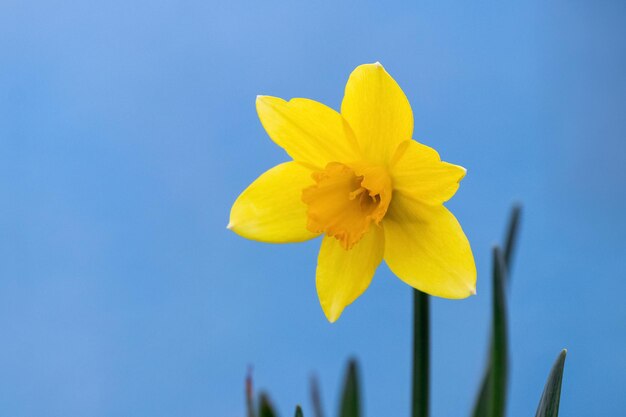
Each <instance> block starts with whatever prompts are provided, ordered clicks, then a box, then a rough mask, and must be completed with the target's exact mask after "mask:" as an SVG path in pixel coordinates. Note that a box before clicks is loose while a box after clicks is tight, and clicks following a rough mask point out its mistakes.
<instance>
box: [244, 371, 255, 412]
mask: <svg viewBox="0 0 626 417" xmlns="http://www.w3.org/2000/svg"><path fill="white" fill-rule="evenodd" d="M246 411H247V415H248V417H256V416H255V414H254V388H253V386H252V369H248V376H247V377H246Z"/></svg>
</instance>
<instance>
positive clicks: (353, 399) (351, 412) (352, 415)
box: [339, 359, 361, 417]
mask: <svg viewBox="0 0 626 417" xmlns="http://www.w3.org/2000/svg"><path fill="white" fill-rule="evenodd" d="M360 402H361V400H360V398H359V375H358V369H357V363H356V361H355V360H354V359H352V360H350V362H349V363H348V371H347V372H346V379H345V383H344V386H343V394H342V396H341V408H340V411H339V416H340V417H360V415H361V405H360Z"/></svg>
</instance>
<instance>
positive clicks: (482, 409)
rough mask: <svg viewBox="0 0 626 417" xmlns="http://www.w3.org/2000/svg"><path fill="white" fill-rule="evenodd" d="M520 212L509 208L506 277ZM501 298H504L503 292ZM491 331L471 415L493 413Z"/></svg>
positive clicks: (475, 416) (509, 268)
mask: <svg viewBox="0 0 626 417" xmlns="http://www.w3.org/2000/svg"><path fill="white" fill-rule="evenodd" d="M521 213H522V208H521V206H520V205H515V206H514V207H513V209H512V210H511V214H510V216H509V223H508V227H507V233H506V236H505V239H504V242H505V243H504V254H503V258H504V265H505V266H506V268H505V269H506V272H507V274H506V275H507V277H508V276H510V271H511V265H512V262H513V253H514V251H515V246H516V243H517V239H518V234H519V233H518V232H519V224H520V217H521ZM494 261H495V260H494ZM494 273H495V267H494ZM494 278H495V277H494ZM503 282H504V284H506V283H507V282H508V278H507V279H506V280H504V281H503ZM504 284H503V286H504ZM494 292H495V285H494ZM503 293H504V291H503ZM494 295H495V294H494ZM502 298H503V299H504V294H503V297H502ZM494 314H495V309H494ZM505 331H506V322H505ZM493 333H494V330H493V328H492V329H491V336H490V338H489V357H488V360H487V366H486V368H485V373H484V374H483V377H482V380H481V384H480V390H479V391H478V396H477V397H476V403H475V404H474V409H473V411H472V417H489V416H491V415H493V414H490V407H491V405H490V404H491V402H492V397H493V392H492V386H491V379H492V362H493V354H494V351H495V348H494V335H493ZM501 342H502V340H501ZM504 347H505V351H504V355H505V357H506V355H507V353H506V345H505V346H504ZM497 350H498V351H501V350H502V346H500V348H498V349H497ZM505 363H506V361H505ZM505 381H506V376H505Z"/></svg>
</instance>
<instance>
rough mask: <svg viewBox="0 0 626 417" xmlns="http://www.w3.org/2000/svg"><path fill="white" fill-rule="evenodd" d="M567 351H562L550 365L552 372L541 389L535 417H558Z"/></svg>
mask: <svg viewBox="0 0 626 417" xmlns="http://www.w3.org/2000/svg"><path fill="white" fill-rule="evenodd" d="M566 355H567V350H565V349H563V350H562V351H561V353H560V354H559V357H558V358H557V359H556V361H555V362H554V365H552V370H551V371H550V375H549V376H548V380H547V381H546V385H545V387H544V388H543V393H542V394H541V399H540V400H539V407H537V413H536V414H535V417H558V415H559V403H560V402H561V384H562V382H563V368H564V366H565V356H566Z"/></svg>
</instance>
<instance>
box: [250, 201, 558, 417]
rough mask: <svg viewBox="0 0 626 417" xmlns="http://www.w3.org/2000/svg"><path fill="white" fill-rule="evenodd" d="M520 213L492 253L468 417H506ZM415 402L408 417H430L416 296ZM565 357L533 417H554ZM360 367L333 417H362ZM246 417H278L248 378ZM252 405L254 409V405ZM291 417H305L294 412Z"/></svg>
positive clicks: (316, 416) (425, 329)
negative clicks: (476, 383)
mask: <svg viewBox="0 0 626 417" xmlns="http://www.w3.org/2000/svg"><path fill="white" fill-rule="evenodd" d="M520 215H521V209H520V207H519V206H516V207H514V208H513V210H512V211H511V215H510V219H509V225H508V229H507V233H506V237H505V243H504V247H503V248H502V249H501V248H500V247H495V248H494V249H493V269H492V285H493V296H492V318H491V334H490V339H489V354H488V358H487V364H486V366H485V371H484V374H483V378H482V380H481V384H480V387H479V389H478V394H477V396H476V401H475V404H474V408H473V410H472V412H471V417H504V416H505V413H506V394H507V386H508V362H509V351H508V344H507V340H508V339H507V315H506V311H507V310H506V290H507V286H508V284H509V276H510V270H511V265H512V257H513V253H514V249H515V244H516V242H517V235H518V230H519V223H520ZM414 292H415V296H414V324H413V326H414V329H413V331H414V338H413V344H414V346H413V379H412V381H413V398H412V409H411V417H429V354H430V352H429V346H430V340H429V303H428V296H427V295H425V294H423V293H421V292H419V291H418V290H414ZM566 353H567V351H566V350H562V351H561V352H560V353H559V355H558V357H557V359H556V361H555V362H554V365H553V366H552V370H551V371H550V374H549V375H548V380H547V381H546V384H545V387H544V389H543V393H542V394H541V397H540V400H539V405H538V407H537V412H536V414H535V417H557V416H558V415H559V401H560V398H561V383H562V380H563V367H564V365H565V356H566ZM359 386H360V380H359V371H358V364H357V362H356V360H354V359H352V360H350V361H349V362H348V366H347V370H346V376H345V380H344V383H343V391H342V395H341V403H340V404H339V411H338V413H337V417H362V416H363V414H362V412H361V398H360V389H359ZM311 401H312V404H313V417H324V412H323V408H322V404H321V400H320V394H319V387H318V385H317V380H315V379H312V381H311ZM246 403H247V417H278V414H277V413H276V411H275V408H274V406H273V405H272V403H271V401H270V399H269V397H268V395H267V394H266V393H261V394H259V395H258V398H257V399H256V401H255V396H254V392H253V388H252V379H251V376H248V379H247V380H246ZM255 403H256V404H255ZM293 415H294V416H295V417H304V414H303V412H302V408H301V407H300V406H299V405H298V406H296V408H295V411H294V414H293Z"/></svg>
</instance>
